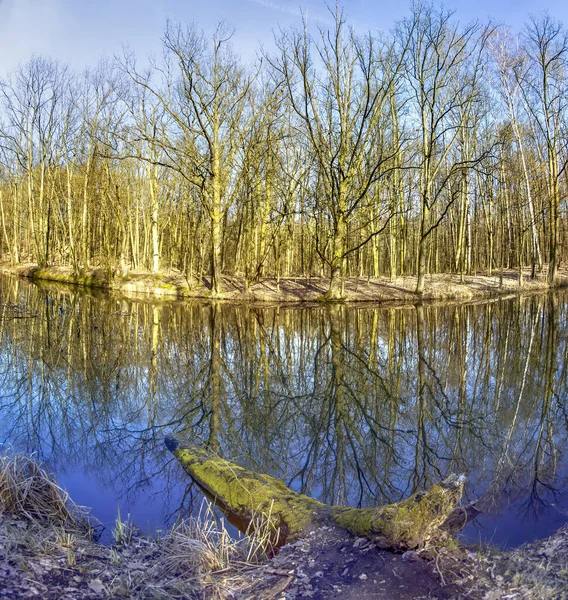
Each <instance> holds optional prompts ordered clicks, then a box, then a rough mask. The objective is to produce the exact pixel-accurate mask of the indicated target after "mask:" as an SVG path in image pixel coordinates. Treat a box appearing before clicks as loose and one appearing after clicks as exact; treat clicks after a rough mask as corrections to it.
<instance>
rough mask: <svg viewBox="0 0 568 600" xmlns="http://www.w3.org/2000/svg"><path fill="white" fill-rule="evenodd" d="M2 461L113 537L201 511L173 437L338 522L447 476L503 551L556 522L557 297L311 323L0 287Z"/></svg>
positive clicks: (563, 402)
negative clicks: (337, 507)
mask: <svg viewBox="0 0 568 600" xmlns="http://www.w3.org/2000/svg"><path fill="white" fill-rule="evenodd" d="M0 319H1V320H0V328H1V333H0V444H2V443H3V444H4V446H5V447H6V448H9V449H10V450H11V451H19V452H26V453H32V452H33V453H35V455H36V456H37V457H38V458H39V459H40V460H41V461H42V462H44V463H46V464H47V466H48V468H49V469H50V470H51V471H52V472H53V473H54V474H55V475H56V477H57V479H58V481H59V482H60V483H61V484H62V485H63V486H64V487H65V488H66V489H67V490H68V491H69V493H70V494H71V496H72V497H73V498H74V499H75V501H76V502H78V503H80V504H84V505H87V506H89V507H91V508H92V512H93V514H94V515H95V516H96V517H97V518H98V519H100V520H101V521H102V522H103V523H104V524H105V525H106V526H107V530H106V531H107V534H106V535H107V539H108V535H109V534H108V532H109V531H110V530H111V528H112V525H113V523H114V519H115V518H116V516H117V511H118V509H120V513H121V515H122V516H123V517H124V516H125V515H127V514H130V515H132V518H133V520H134V522H135V523H136V524H137V525H139V526H140V527H141V528H142V529H143V530H147V529H149V530H152V531H153V530H155V529H156V528H164V527H166V526H167V525H168V524H169V523H171V522H172V520H174V519H175V518H176V516H177V515H178V514H180V511H181V513H182V514H187V513H188V511H191V510H194V509H195V506H198V505H199V503H200V502H201V494H200V493H199V491H198V490H197V489H196V488H195V486H194V485H192V484H191V482H190V481H189V477H187V476H186V475H184V474H183V473H182V472H181V468H180V467H179V465H178V463H177V462H176V461H174V460H173V459H172V457H171V455H169V453H168V452H167V451H166V449H165V447H164V444H163V439H164V436H165V435H166V434H168V433H174V434H175V435H177V436H178V437H180V438H182V439H185V440H188V441H192V442H196V443H200V444H209V445H212V446H213V447H214V448H216V449H218V451H219V452H220V453H222V454H223V455H224V456H225V457H227V458H229V459H231V460H233V461H235V462H238V463H240V464H242V465H243V466H245V467H247V468H250V469H253V470H256V471H261V472H265V473H270V474H272V475H275V476H278V477H281V478H282V479H284V481H285V482H286V483H287V484H288V485H290V486H291V487H293V488H294V489H296V490H298V491H301V492H304V493H307V494H310V495H312V496H315V497H316V498H318V499H320V500H322V501H324V502H327V503H335V504H349V505H352V506H373V505H379V504H383V503H388V502H394V501H397V500H400V499H401V498H404V497H407V496H408V495H410V494H411V493H413V492H414V491H416V490H419V489H422V488H424V487H426V486H428V485H430V484H431V483H433V482H435V481H438V480H440V479H441V478H443V477H445V476H446V475H447V474H449V473H452V472H453V473H465V474H466V475H467V477H468V483H467V487H466V496H467V498H468V499H473V498H477V499H479V504H478V506H479V507H480V508H481V509H482V510H483V513H484V514H483V515H482V516H481V517H480V518H479V519H478V521H477V522H476V523H474V524H470V525H469V526H468V527H467V529H466V531H465V533H464V535H465V536H466V537H467V538H469V539H473V540H482V541H491V542H493V543H496V544H499V545H502V546H504V547H508V546H514V545H517V544H520V543H522V542H524V541H530V540H532V539H536V538H539V537H544V536H546V535H548V534H550V533H551V532H552V531H554V530H555V529H556V528H558V527H559V526H560V525H561V524H562V523H564V522H566V520H568V496H567V494H566V492H567V490H568V481H567V475H568V468H567V464H568V462H567V457H566V450H567V446H568V437H567V432H568V405H567V402H568V383H567V369H568V343H567V340H568V325H567V322H568V321H567V319H568V294H567V293H566V292H565V291H560V292H556V293H554V294H542V295H531V296H525V297H515V298H512V299H498V300H492V301H488V302H484V303H476V304H445V305H424V306H409V307H402V308H393V307H368V306H364V307H357V306H338V305H336V306H318V307H311V308H307V307H304V308H298V307H271V308H259V307H253V306H246V305H225V304H213V303H199V302H169V303H158V302H152V301H147V300H146V301H134V300H125V299H117V298H116V297H112V296H107V295H105V294H103V293H98V294H96V293H93V292H88V291H85V290H83V289H79V288H73V287H59V286H56V285H53V284H52V285H47V284H43V285H41V286H37V285H34V284H31V283H28V282H26V281H22V280H19V279H16V278H12V277H7V276H4V277H1V278H0Z"/></svg>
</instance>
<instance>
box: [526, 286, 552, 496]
mask: <svg viewBox="0 0 568 600" xmlns="http://www.w3.org/2000/svg"><path fill="white" fill-rule="evenodd" d="M557 354H558V315H557V312H556V297H555V296H552V295H551V296H550V300H549V307H548V328H547V332H546V358H545V364H546V371H545V375H544V378H545V379H544V397H543V399H542V407H541V411H540V420H539V424H538V434H537V439H536V445H535V450H534V458H533V474H532V490H531V502H533V503H541V502H543V501H544V499H543V498H541V489H543V488H544V489H545V490H551V491H554V488H553V487H552V485H551V484H552V481H553V478H554V476H555V472H556V462H557V461H556V458H557V457H556V453H557V450H556V445H555V440H554V432H553V424H554V419H553V418H552V414H551V406H552V400H553V398H554V382H555V375H556V361H557ZM547 458H550V465H551V470H550V471H549V472H548V473H543V471H544V469H545V466H546V465H545V462H546V459H547ZM545 477H547V478H548V481H545V480H544V478H545Z"/></svg>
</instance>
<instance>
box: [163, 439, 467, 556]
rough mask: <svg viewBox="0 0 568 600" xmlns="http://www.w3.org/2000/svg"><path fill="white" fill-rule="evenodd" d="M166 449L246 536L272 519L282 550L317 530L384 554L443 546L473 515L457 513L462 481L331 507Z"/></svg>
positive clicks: (229, 466) (211, 460)
mask: <svg viewBox="0 0 568 600" xmlns="http://www.w3.org/2000/svg"><path fill="white" fill-rule="evenodd" d="M165 444H166V446H167V448H168V449H169V450H170V451H171V452H172V453H173V454H174V456H175V457H176V458H177V460H178V461H179V462H180V463H181V465H182V466H183V468H184V469H185V471H186V472H187V473H188V474H189V475H191V477H192V478H193V480H194V481H195V482H196V483H197V484H198V486H199V487H200V488H201V489H202V491H203V492H204V493H205V494H206V495H207V496H208V497H209V498H211V499H212V500H214V502H215V504H216V505H217V506H219V508H221V510H223V512H224V513H225V515H226V516H227V518H228V520H229V521H230V522H231V523H233V524H234V525H236V526H237V527H238V528H239V529H241V531H246V529H247V527H248V526H249V525H250V523H251V522H252V521H253V517H254V515H261V514H265V515H271V518H272V519H274V522H275V525H276V526H277V527H279V530H280V535H279V538H278V539H279V542H278V545H279V546H281V545H283V544H284V543H286V542H293V541H294V540H296V539H298V538H301V537H303V536H305V535H308V534H309V531H310V529H311V528H313V527H318V526H323V525H328V526H335V527H340V528H342V529H346V530H348V531H350V532H351V533H353V534H355V535H362V536H366V537H369V538H371V539H373V540H374V541H375V542H376V543H377V544H379V545H380V546H382V547H384V548H393V549H397V550H404V549H409V548H423V547H425V546H429V545H435V544H440V543H441V542H443V541H444V540H446V539H447V537H448V531H447V528H448V527H450V528H453V529H459V528H461V527H463V525H465V522H466V521H467V514H468V511H466V510H465V509H456V505H457V503H458V502H459V500H460V498H461V495H462V491H463V485H464V481H465V478H464V477H463V476H459V477H456V476H450V477H448V478H447V479H446V480H444V481H443V482H441V483H439V484H435V485H433V486H432V487H431V488H430V489H429V490H427V491H425V492H419V493H416V494H414V495H412V496H411V497H410V498H408V499H406V500H403V501H401V502H397V503H395V504H388V505H385V506H380V507H376V508H348V507H343V506H329V505H327V504H323V503H321V502H318V501H317V500H314V499H313V498H310V497H309V496H305V495H304V494H299V493H297V492H294V491H292V490H291V489H290V488H288V487H287V486H286V485H285V484H284V482H283V481H282V480H280V479H277V478H276V477H272V476H270V475H264V474H258V473H254V472H253V471H248V470H246V469H243V468H242V467H240V466H238V465H236V464H234V463H231V462H229V461H228V460H225V459H223V458H220V457H219V456H218V455H217V454H215V453H214V452H210V451H208V450H205V449H202V448H199V447H197V446H191V445H187V446H182V445H180V443H179V442H178V440H176V439H175V438H174V437H172V436H167V437H166V439H165ZM460 513H461V515H462V518H461V519H460ZM446 523H447V525H446Z"/></svg>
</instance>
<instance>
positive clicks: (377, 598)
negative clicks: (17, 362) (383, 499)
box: [0, 514, 568, 600]
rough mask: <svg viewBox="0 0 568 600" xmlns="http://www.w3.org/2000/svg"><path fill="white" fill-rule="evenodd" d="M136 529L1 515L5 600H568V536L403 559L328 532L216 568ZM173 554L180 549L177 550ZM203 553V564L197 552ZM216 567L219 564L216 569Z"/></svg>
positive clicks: (198, 547) (198, 546) (197, 546)
mask: <svg viewBox="0 0 568 600" xmlns="http://www.w3.org/2000/svg"><path fill="white" fill-rule="evenodd" d="M173 544H174V541H172V538H171V537H170V536H169V535H165V536H164V537H163V538H162V539H151V538H148V537H144V536H142V535H140V533H139V532H137V531H135V532H134V533H133V534H132V535H131V536H130V537H129V539H128V540H123V541H122V542H121V543H115V544H114V545H113V546H102V545H100V544H98V543H97V542H95V541H93V540H92V539H89V538H88V537H87V536H86V535H84V534H80V533H79V532H77V531H74V530H68V531H65V529H64V528H62V527H61V526H58V527H54V526H53V525H50V524H48V523H41V522H37V521H30V520H28V519H24V518H21V517H20V518H16V517H12V516H9V515H7V514H0V590H1V594H0V597H2V599H19V598H38V599H42V600H43V599H45V600H56V599H57V600H92V599H99V598H135V599H169V598H179V599H186V598H187V599H193V598H195V599H213V598H215V599H235V600H245V599H247V600H252V599H253V598H254V599H257V600H271V599H279V600H280V599H282V600H296V599H300V598H312V599H314V600H326V599H330V598H334V599H337V600H351V599H353V600H355V599H362V600H371V599H373V600H419V599H427V598H429V599H434V598H437V599H438V600H444V599H448V600H449V599H462V598H463V599H464V600H465V599H474V600H476V599H477V600H482V599H485V600H500V599H502V600H512V599H515V600H532V599H534V600H553V599H555V600H562V599H565V598H568V575H567V571H566V564H567V559H568V528H566V527H564V528H563V529H561V530H560V531H558V532H557V533H556V534H555V535H553V536H551V537H550V538H547V539H546V540H544V541H541V542H537V543H534V544H529V545H525V546H522V547H520V548H518V549H516V550H513V551H511V552H500V551H498V550H495V549H488V548H485V549H483V550H479V549H475V548H463V547H454V548H451V549H450V548H447V549H442V550H440V551H437V552H432V551H430V552H424V553H416V552H406V553H404V554H396V553H393V552H388V551H385V550H381V549H379V548H377V547H375V546H374V545H373V543H372V542H370V541H368V540H365V539H362V538H355V537H353V536H350V535H348V534H341V535H338V533H337V531H332V530H325V529H324V530H319V531H316V532H314V533H313V534H312V535H311V536H310V537H309V538H307V539H305V540H301V541H300V542H297V543H296V544H294V545H290V546H285V547H284V548H283V549H282V550H281V552H280V554H278V555H277V556H276V557H274V558H273V559H272V560H270V561H268V562H265V563H261V564H257V565H251V564H245V563H240V562H239V561H235V562H234V563H232V564H228V565H221V564H215V562H214V560H213V559H209V562H208V560H207V559H206V558H204V556H207V555H206V554H204V549H203V546H202V542H199V541H195V543H194V544H193V546H192V545H187V540H186V547H185V554H183V553H181V552H180V551H179V548H176V547H175V546H174V545H173ZM172 550H174V551H173V552H172ZM192 552H193V553H194V554H195V556H194V560H192V559H191V553H192ZM211 561H212V562H211Z"/></svg>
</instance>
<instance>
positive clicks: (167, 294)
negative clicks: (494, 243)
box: [0, 264, 568, 305]
mask: <svg viewBox="0 0 568 600" xmlns="http://www.w3.org/2000/svg"><path fill="white" fill-rule="evenodd" d="M0 272H2V273H5V274H11V275H17V276H19V277H25V278H29V279H31V280H36V281H54V282H60V283H65V284H72V285H78V286H83V287H87V288H93V289H104V290H111V291H112V292H113V293H117V294H119V295H124V296H129V297H134V298H135V297H142V296H144V297H159V298H161V299H180V298H198V299H211V291H210V281H209V279H208V278H203V279H202V280H200V281H196V280H189V279H187V278H186V277H184V276H183V275H182V274H181V273H179V272H171V273H164V274H152V273H143V272H134V271H131V272H128V273H124V274H120V273H113V274H109V273H107V272H105V271H104V270H102V269H89V270H84V271H82V272H81V273H79V274H77V273H74V272H73V270H72V269H71V268H70V267H62V266H52V267H44V268H40V267H38V266H37V265H33V264H25V265H16V266H12V265H9V264H3V265H0ZM567 286H568V270H567V269H562V270H561V271H560V273H559V277H558V281H557V286H556V287H558V288H560V287H567ZM327 287H328V280H327V279H325V278H315V277H313V278H309V279H308V278H300V277H286V278H280V279H279V280H276V279H273V278H264V279H262V280H260V281H258V282H256V283H253V284H251V285H249V286H248V287H247V286H245V281H244V279H243V278H242V277H238V276H224V277H223V278H222V296H221V298H220V299H221V300H225V301H231V302H247V303H260V304H306V303H307V304H309V303H317V302H321V301H322V296H323V295H324V294H325V292H326V290H327ZM415 287H416V277H413V276H407V277H399V278H397V279H396V280H395V281H390V280H389V279H388V278H386V277H380V278H369V279H367V278H365V279H359V278H354V277H351V278H348V279H347V280H346V281H345V298H344V301H345V302H353V303H374V304H378V303H382V304H394V305H398V304H414V303H416V302H417V301H419V300H420V301H422V300H425V301H436V300H459V301H471V300H475V299H483V298H493V297H499V296H507V295H511V294H519V293H529V292H537V291H546V290H548V289H550V285H549V283H548V281H547V279H546V274H544V273H541V274H537V276H536V277H535V278H534V279H533V278H531V277H530V269H526V270H525V272H524V273H523V279H522V282H520V280H519V271H518V270H506V271H504V272H503V275H502V276H501V274H500V273H493V274H492V275H491V276H489V275H486V274H485V275H484V274H476V275H471V276H466V277H464V279H463V281H462V279H461V277H460V276H459V275H452V274H437V275H429V276H427V278H426V291H425V293H424V295H423V296H422V297H421V298H419V297H418V296H417V295H416V294H415V293H414V288H415Z"/></svg>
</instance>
